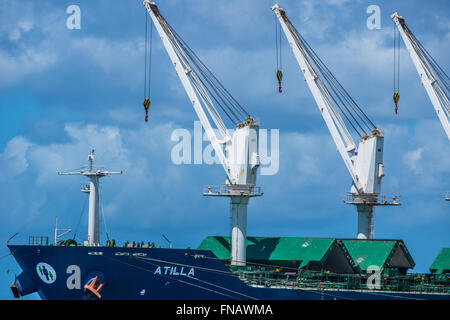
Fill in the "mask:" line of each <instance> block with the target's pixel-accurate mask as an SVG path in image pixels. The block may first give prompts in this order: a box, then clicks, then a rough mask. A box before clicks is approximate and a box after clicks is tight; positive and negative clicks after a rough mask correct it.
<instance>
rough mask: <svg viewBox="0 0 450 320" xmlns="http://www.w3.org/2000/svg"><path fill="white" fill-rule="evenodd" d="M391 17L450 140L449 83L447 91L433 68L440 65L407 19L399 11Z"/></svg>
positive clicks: (446, 79)
mask: <svg viewBox="0 0 450 320" xmlns="http://www.w3.org/2000/svg"><path fill="white" fill-rule="evenodd" d="M391 19H392V20H393V21H394V23H395V25H396V26H397V28H398V30H399V33H400V35H401V37H402V39H403V42H404V43H405V45H406V49H407V50H408V52H409V55H410V56H411V60H412V61H413V63H414V66H415V67H416V70H417V73H418V74H419V77H420V80H421V81H422V84H423V86H424V87H425V90H426V92H427V94H428V96H429V97H430V100H431V103H432V104H433V107H434V110H435V111H436V114H437V116H438V118H439V120H440V122H441V124H442V127H443V128H444V131H445V133H446V134H447V137H448V139H449V140H450V121H449V119H450V104H449V102H448V95H447V93H448V83H447V85H446V83H445V82H444V83H443V85H444V86H445V88H446V90H447V91H445V90H444V89H443V88H442V86H441V84H440V83H439V80H438V78H439V77H436V75H435V74H434V73H433V69H434V68H435V67H438V68H439V66H437V64H436V63H435V61H434V60H433V59H432V58H431V56H430V55H429V54H428V52H426V50H425V48H423V47H422V45H421V44H420V42H419V41H418V40H417V39H416V37H415V36H414V34H413V33H412V32H411V30H409V28H408V26H407V25H406V22H405V19H404V18H403V17H401V16H399V15H398V13H397V12H395V13H394V14H392V16H391ZM439 69H440V68H439ZM439 71H440V72H442V73H443V74H442V76H443V77H445V78H444V81H448V77H447V76H446V75H445V73H444V72H443V70H438V72H439Z"/></svg>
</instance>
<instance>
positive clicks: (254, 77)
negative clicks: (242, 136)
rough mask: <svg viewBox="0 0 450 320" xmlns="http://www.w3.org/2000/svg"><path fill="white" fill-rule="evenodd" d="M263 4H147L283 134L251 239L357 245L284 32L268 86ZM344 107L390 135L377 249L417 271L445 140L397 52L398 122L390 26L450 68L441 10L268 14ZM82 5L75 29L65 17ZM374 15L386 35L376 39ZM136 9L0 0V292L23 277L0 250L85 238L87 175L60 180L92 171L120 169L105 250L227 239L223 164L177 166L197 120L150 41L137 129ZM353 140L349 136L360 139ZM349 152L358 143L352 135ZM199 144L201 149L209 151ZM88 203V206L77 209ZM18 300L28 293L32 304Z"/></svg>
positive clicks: (444, 169) (321, 5)
mask: <svg viewBox="0 0 450 320" xmlns="http://www.w3.org/2000/svg"><path fill="white" fill-rule="evenodd" d="M274 3H275V2H273V1H268V0H264V1H260V0H258V1H257V0H250V1H235V0H227V1H208V0H196V1H191V0H186V1H175V0H168V1H158V2H157V4H158V6H159V9H160V12H161V13H162V15H163V16H164V17H165V19H166V20H167V21H168V22H169V23H170V24H171V26H172V27H173V28H174V29H175V30H176V31H177V33H178V34H179V35H180V36H181V37H182V38H183V39H184V40H185V41H186V42H187V43H188V44H189V46H190V47H191V48H192V49H193V50H194V51H195V52H196V54H197V55H198V56H199V57H200V59H202V61H203V62H204V63H205V64H206V65H207V66H208V67H209V68H210V69H211V71H212V72H213V73H214V74H215V76H216V77H217V78H218V79H219V80H220V81H221V83H222V84H223V85H224V86H225V87H226V88H227V90H228V91H229V92H230V93H231V94H232V95H233V96H234V97H235V98H236V99H237V100H238V101H239V103H240V104H241V105H242V106H244V108H245V109H246V110H248V111H249V112H250V113H251V114H252V116H254V117H255V118H258V119H259V121H260V126H261V128H263V129H267V130H268V131H269V132H270V130H271V129H278V130H279V170H278V172H277V173H276V174H272V175H260V176H258V185H259V186H261V187H262V190H263V192H264V195H263V196H262V197H259V198H254V199H251V200H250V205H249V207H248V228H247V234H248V235H249V236H286V237H335V238H353V237H355V236H356V228H357V225H356V223H357V215H356V209H355V208H354V207H353V206H350V205H346V204H344V203H343V201H342V200H343V199H344V197H345V194H346V192H348V191H349V190H350V185H351V178H350V175H349V173H348V171H347V170H346V168H345V166H344V162H343V161H342V159H341V157H340V156H339V154H338V153H337V152H336V146H335V145H334V143H333V141H332V139H331V136H330V134H329V132H328V130H327V127H326V125H325V123H324V121H323V118H322V117H321V115H320V112H319V111H318V109H317V106H316V104H315V101H314V99H313V97H312V95H311V92H310V91H309V89H308V87H307V85H306V83H305V82H304V81H303V77H302V75H301V71H300V69H299V67H298V65H297V63H296V61H295V58H294V55H293V54H292V51H291V49H290V47H289V45H288V43H287V41H286V39H285V37H284V35H283V36H282V49H281V51H282V69H283V74H284V77H283V93H281V94H280V93H278V84H277V81H276V76H275V74H276V56H275V54H276V51H275V18H274V14H273V13H272V12H271V10H270V7H271V6H272V5H273V4H274ZM279 4H280V6H281V7H283V8H284V9H285V10H286V13H287V15H288V17H289V19H290V20H291V22H292V23H293V24H294V26H295V27H296V29H297V30H298V31H299V32H300V33H301V34H302V36H303V37H304V38H305V39H306V40H307V41H308V43H309V44H310V45H311V47H312V48H314V50H315V52H316V53H317V54H318V55H319V56H320V57H321V58H322V60H323V61H324V62H325V64H326V65H327V66H328V68H329V69H330V70H331V71H332V72H333V74H334V75H335V76H336V78H337V79H338V80H339V81H340V82H341V84H342V85H343V86H344V87H345V88H346V90H347V91H348V92H349V94H350V95H351V96H352V98H353V99H354V100H355V101H357V103H358V104H359V105H360V106H361V107H362V108H363V110H364V111H365V113H366V114H367V115H368V116H369V118H370V119H371V120H372V122H374V123H375V124H376V125H377V127H378V128H380V129H381V130H382V131H383V132H384V136H385V141H384V145H385V148H384V166H385V171H386V176H385V177H384V178H383V182H382V193H383V194H386V195H395V194H399V195H401V197H402V205H401V206H399V207H377V208H376V209H375V238H378V239H402V240H403V241H404V242H405V244H406V246H407V248H408V249H409V251H410V253H411V255H412V257H413V259H414V261H415V262H416V267H415V269H414V271H415V272H428V268H429V266H430V265H431V263H432V262H433V260H434V258H435V257H436V256H437V254H438V252H439V251H440V249H441V248H443V247H450V236H449V230H450V202H446V201H444V194H445V191H446V190H450V183H449V180H450V179H449V178H450V143H449V141H448V138H447V137H446V135H445V132H444V130H443V128H442V126H441V124H440V122H439V121H438V118H437V116H436V114H435V112H434V110H433V107H432V105H431V102H430V100H429V98H428V96H427V94H426V92H425V90H424V88H423V86H422V85H421V83H420V80H419V76H418V74H417V72H416V70H415V68H414V66H413V64H412V61H411V59H410V57H409V54H408V52H407V51H406V49H405V46H404V44H403V42H401V46H400V48H401V51H400V91H399V93H400V101H399V113H398V115H395V114H394V106H393V101H392V95H393V83H394V50H393V43H394V24H393V22H392V21H391V19H390V15H391V14H392V13H393V12H395V11H397V12H398V13H399V14H400V15H402V16H403V17H404V18H405V20H406V23H407V24H408V26H409V28H410V29H411V30H412V31H413V33H414V34H415V36H416V37H417V38H418V39H419V40H420V41H421V43H422V44H423V45H424V46H425V47H426V48H427V50H428V52H430V53H431V55H432V56H433V57H434V59H435V60H436V61H438V63H439V64H440V65H441V67H443V69H444V70H448V66H449V62H450V58H449V55H448V52H449V49H450V41H449V40H450V19H449V10H450V3H449V2H448V1H444V0H442V1H427V2H424V1H418V0H416V1H375V0H374V1H362V0H360V1H349V0H325V1H320V2H318V1H293V0H285V1H282V2H280V3H279ZM70 5H77V6H79V8H80V13H81V16H80V17H81V24H80V29H68V28H67V19H68V18H69V17H70V16H71V14H70V13H67V12H66V9H67V8H68V7H69V6H70ZM369 5H377V6H379V8H380V13H381V15H380V18H381V19H380V27H381V28H380V29H372V30H371V29H369V28H368V27H367V23H366V22H367V19H368V18H369V17H370V16H371V14H370V13H367V8H368V6H369ZM145 14H146V13H145V10H144V8H143V7H142V4H141V2H140V1H137V0H124V1H120V2H119V1H114V2H111V1H106V0H105V1H103V0H95V1H92V0H91V1H87V0H85V1H81V0H80V1H75V0H71V1H63V0H60V1H45V0H43V1H27V0H24V1H12V0H3V1H1V2H0V21H1V22H0V172H1V174H0V214H1V217H2V220H1V221H2V223H1V224H0V243H2V245H0V299H12V294H11V292H10V290H9V286H10V284H11V283H12V282H13V279H14V274H19V273H20V268H19V267H18V265H17V264H16V263H15V261H14V259H13V258H12V256H11V255H8V253H9V250H8V249H7V247H6V241H7V240H8V239H9V238H10V237H11V236H12V235H14V234H15V233H16V232H18V235H17V236H16V237H15V238H14V239H13V240H12V242H13V243H16V244H27V243H28V236H30V235H44V236H48V237H49V239H50V241H52V239H53V232H54V226H55V219H56V217H58V225H59V227H60V228H70V229H72V232H71V233H70V234H69V235H68V236H69V237H72V236H76V239H77V241H79V242H82V241H84V240H85V239H86V238H87V210H86V207H85V202H86V195H85V194H83V193H81V192H80V185H81V184H82V183H83V182H85V180H84V179H83V178H82V177H79V176H58V174H57V172H59V171H70V170H75V169H79V168H80V167H81V166H83V165H86V164H87V156H88V154H89V152H90V150H91V149H95V154H96V158H95V163H96V164H98V165H104V166H106V167H107V168H108V169H109V170H112V171H119V170H122V171H123V174H122V175H114V176H109V177H105V178H103V179H102V180H101V185H100V188H101V206H102V208H103V211H102V216H103V218H102V226H101V241H103V242H104V241H105V240H106V237H107V235H108V236H109V238H110V239H115V240H116V242H117V243H119V244H122V243H124V242H125V241H145V242H147V241H153V242H155V243H157V244H158V245H161V246H164V247H167V246H168V243H167V241H166V240H165V239H164V237H163V236H162V234H164V235H165V236H166V237H167V238H168V239H170V241H171V242H172V243H173V246H174V247H178V248H186V247H191V248H196V247H197V246H198V245H199V244H200V242H201V241H202V239H203V238H205V237H206V236H211V235H223V236H227V235H229V234H230V212H229V209H230V204H229V200H228V199H222V198H212V197H203V196H202V190H203V186H204V185H209V184H211V185H218V184H222V183H223V182H224V181H225V173H224V171H223V168H222V167H221V166H220V165H208V164H175V163H173V161H172V159H171V153H172V151H173V148H174V146H175V145H176V144H177V142H176V141H172V140H171V135H172V133H173V132H174V130H177V129H186V130H188V131H189V132H193V130H194V121H195V120H197V117H196V115H195V113H194V111H193V108H192V105H191V103H190V101H189V99H188V97H187V95H186V93H185V91H184V90H183V87H182V85H181V82H180V81H179V79H178V77H177V75H176V74H175V72H174V70H173V66H172V65H171V62H170V60H169V57H168V55H167V53H166V51H165V50H164V48H163V46H162V42H161V41H160V39H159V38H158V37H157V36H156V35H154V37H153V42H152V78H151V95H150V100H151V107H150V115H149V122H147V123H146V122H145V121H144V108H143V107H142V101H143V98H144V96H143V95H144V32H145V29H144V28H145ZM354 139H355V140H356V139H357V137H354ZM356 141H357V140H356ZM207 145H208V143H207V142H204V144H203V147H204V148H206V147H207ZM83 208H84V209H83ZM28 299H38V296H37V295H35V294H34V295H31V296H30V297H28Z"/></svg>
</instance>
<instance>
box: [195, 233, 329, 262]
mask: <svg viewBox="0 0 450 320" xmlns="http://www.w3.org/2000/svg"><path fill="white" fill-rule="evenodd" d="M230 241H231V238H230V237H218V236H213V237H206V238H205V239H204V240H203V241H202V243H201V244H200V246H199V247H198V249H201V250H211V251H212V252H213V253H214V254H215V255H216V256H217V258H219V259H221V260H228V259H230ZM334 242H335V239H332V238H288V237H287V238H284V237H283V238H280V237H274V238H267V237H247V260H248V261H262V260H265V261H278V262H282V261H299V262H300V261H301V264H300V266H299V268H302V267H304V266H306V265H308V263H310V262H311V261H317V262H320V263H321V264H323V263H324V262H325V260H326V258H327V256H328V254H329V252H330V251H331V249H332V248H333V244H334Z"/></svg>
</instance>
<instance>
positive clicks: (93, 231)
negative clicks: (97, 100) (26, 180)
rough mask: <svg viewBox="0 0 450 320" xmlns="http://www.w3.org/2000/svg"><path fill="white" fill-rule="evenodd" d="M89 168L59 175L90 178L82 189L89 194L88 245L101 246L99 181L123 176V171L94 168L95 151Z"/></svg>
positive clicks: (59, 173)
mask: <svg viewBox="0 0 450 320" xmlns="http://www.w3.org/2000/svg"><path fill="white" fill-rule="evenodd" d="M88 161H89V167H88V168H86V167H85V168H82V169H81V170H80V171H77V172H58V175H60V176H63V175H83V176H86V177H88V178H89V180H90V182H89V185H86V186H85V188H83V189H81V192H84V193H88V194H89V222H88V245H89V246H99V245H100V214H99V194H100V190H99V179H100V178H103V177H106V176H107V175H110V174H122V171H107V170H102V169H101V168H98V169H97V170H95V167H94V150H92V151H91V153H90V154H89V156H88ZM86 169H87V170H86Z"/></svg>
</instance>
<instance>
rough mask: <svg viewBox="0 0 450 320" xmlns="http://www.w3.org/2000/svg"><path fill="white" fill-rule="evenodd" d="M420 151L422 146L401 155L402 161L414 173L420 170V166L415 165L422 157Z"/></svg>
mask: <svg viewBox="0 0 450 320" xmlns="http://www.w3.org/2000/svg"><path fill="white" fill-rule="evenodd" d="M422 152H423V149H422V148H417V149H416V150H412V151H408V152H406V153H405V155H404V157H403V161H404V162H405V163H406V164H407V165H408V166H409V168H411V169H412V170H413V171H415V172H416V173H419V172H421V171H422V168H419V167H418V166H417V164H418V162H419V161H420V159H422Z"/></svg>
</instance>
